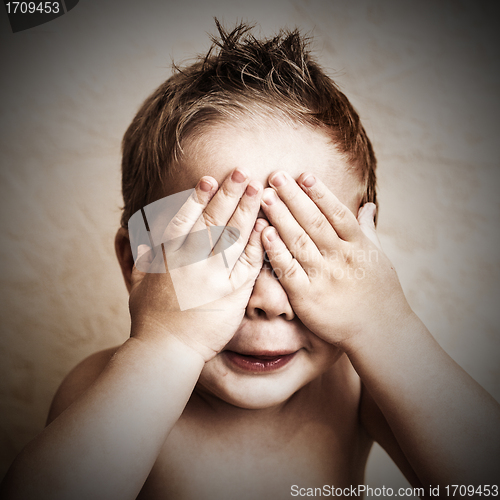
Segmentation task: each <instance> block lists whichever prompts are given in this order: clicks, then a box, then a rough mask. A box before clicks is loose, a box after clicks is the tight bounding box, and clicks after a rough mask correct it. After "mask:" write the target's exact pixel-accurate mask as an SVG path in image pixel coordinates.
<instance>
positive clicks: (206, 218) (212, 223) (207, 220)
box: [203, 211, 219, 226]
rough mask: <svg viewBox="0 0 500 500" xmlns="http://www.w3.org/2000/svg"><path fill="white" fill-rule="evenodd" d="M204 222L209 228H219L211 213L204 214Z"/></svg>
mask: <svg viewBox="0 0 500 500" xmlns="http://www.w3.org/2000/svg"><path fill="white" fill-rule="evenodd" d="M203 220H204V222H205V224H206V225H207V226H218V225H219V224H218V223H217V218H216V216H215V215H214V214H212V213H211V212H207V211H205V212H203Z"/></svg>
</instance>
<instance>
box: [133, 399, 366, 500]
mask: <svg viewBox="0 0 500 500" xmlns="http://www.w3.org/2000/svg"><path fill="white" fill-rule="evenodd" d="M346 410H347V411H352V410H353V409H350V410H349V409H346ZM345 416H346V415H344V417H345ZM351 416H354V415H351ZM369 448H370V442H369V440H368V439H367V438H366V437H365V436H364V434H363V433H361V432H360V429H359V427H358V425H357V423H356V421H355V420H352V419H351V420H348V419H345V418H342V419H336V418H325V414H324V413H322V412H314V411H312V412H306V413H305V414H304V413H302V414H301V415H300V416H299V415H298V416H297V418H287V419H285V420H284V421H283V422H282V423H281V424H279V423H277V422H272V423H270V424H269V425H267V426H265V425H263V424H262V423H259V422H252V421H250V422H245V419H244V418H242V419H241V420H240V421H239V422H238V421H232V420H229V421H227V422H225V423H223V424H221V425H218V424H214V423H213V422H211V421H210V420H204V425H203V426H195V425H193V422H183V421H180V422H179V423H178V425H177V426H176V427H175V428H174V429H173V431H172V433H171V434H170V436H169V438H168V439H167V441H166V442H165V445H164V447H163V450H162V452H161V454H160V456H159V457H158V460H157V462H156V464H155V466H154V468H153V470H152V471H151V474H150V477H149V478H148V480H147V482H146V484H145V485H144V488H143V490H142V492H141V494H140V495H139V497H138V498H139V499H141V500H151V499H162V500H167V499H175V500H182V499H196V500H204V499H207V500H212V499H214V500H215V499H225V498H227V499H234V498H238V499H241V500H245V499H263V500H266V499H281V498H287V499H289V498H290V494H291V491H292V487H293V486H294V485H296V486H298V487H322V486H323V485H335V486H347V485H349V484H359V483H361V482H362V480H363V473H364V467H365V464H366V459H367V455H368V451H369Z"/></svg>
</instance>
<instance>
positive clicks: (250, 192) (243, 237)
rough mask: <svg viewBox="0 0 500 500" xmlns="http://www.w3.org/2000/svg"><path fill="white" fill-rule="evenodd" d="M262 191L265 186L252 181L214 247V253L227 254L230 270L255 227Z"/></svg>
mask: <svg viewBox="0 0 500 500" xmlns="http://www.w3.org/2000/svg"><path fill="white" fill-rule="evenodd" d="M262 190H263V186H262V184H261V183H260V182H259V181H251V182H250V183H249V184H248V186H247V187H246V189H245V193H244V194H243V196H242V197H241V199H240V202H239V203H238V206H237V207H236V210H235V211H234V213H233V215H232V216H231V218H230V219H229V221H228V223H227V226H226V228H225V229H224V231H223V232H222V234H221V236H220V238H219V240H218V241H217V243H216V244H215V246H214V249H213V252H214V253H218V252H220V251H224V252H225V258H226V259H227V264H228V267H229V269H233V267H234V265H235V264H236V262H237V260H238V259H239V257H240V255H241V253H242V252H243V250H244V249H245V247H246V245H247V242H248V239H249V237H250V235H251V233H252V229H253V228H254V226H255V222H256V220H257V215H258V213H259V210H260V199H261V196H262Z"/></svg>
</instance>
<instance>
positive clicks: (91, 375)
mask: <svg viewBox="0 0 500 500" xmlns="http://www.w3.org/2000/svg"><path fill="white" fill-rule="evenodd" d="M118 347H119V346H116V347H111V348H109V349H104V350H102V351H98V352H96V353H94V354H91V355H90V356H88V357H87V358H85V359H84V360H83V361H81V362H80V363H78V365H76V366H75V368H73V370H71V371H70V372H69V373H68V375H66V377H65V378H64V380H63V381H62V383H61V385H60V386H59V389H58V390H57V392H56V394H55V396H54V399H53V400H52V404H51V406H50V410H49V415H48V417H47V425H48V424H50V422H52V420H54V419H55V418H56V417H57V416H59V415H60V414H61V413H62V412H63V411H64V410H65V409H66V408H68V406H70V405H71V404H72V403H73V402H74V401H76V400H77V399H78V398H79V397H80V396H81V395H82V394H83V393H84V392H85V391H86V390H87V389H88V388H89V387H90V386H91V385H92V384H93V383H94V382H95V380H96V379H97V377H99V375H100V374H101V373H102V371H103V370H104V367H105V366H106V365H107V364H108V363H109V361H110V359H111V358H112V357H113V354H114V353H115V352H116V351H117V349H118Z"/></svg>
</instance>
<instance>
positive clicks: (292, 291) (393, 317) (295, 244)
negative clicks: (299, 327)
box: [262, 172, 411, 349]
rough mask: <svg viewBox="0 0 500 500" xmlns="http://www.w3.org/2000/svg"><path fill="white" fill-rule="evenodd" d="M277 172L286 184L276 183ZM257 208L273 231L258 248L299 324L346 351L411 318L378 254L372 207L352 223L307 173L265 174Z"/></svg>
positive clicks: (351, 217) (398, 287)
mask: <svg viewBox="0 0 500 500" xmlns="http://www.w3.org/2000/svg"><path fill="white" fill-rule="evenodd" d="M279 174H281V175H282V176H283V179H284V180H285V181H286V182H285V183H283V184H281V183H280V182H279V180H277V178H278V176H279ZM270 184H271V186H273V188H274V189H272V188H267V189H265V190H264V194H263V200H262V208H263V210H264V212H265V213H266V215H267V217H268V219H269V221H270V223H271V225H272V227H269V228H266V229H265V230H264V231H263V233H262V242H263V245H264V248H265V250H266V252H267V256H268V258H269V260H270V263H271V266H272V267H273V270H274V273H275V274H276V276H277V277H278V279H279V280H280V283H281V284H282V286H283V288H284V289H285V291H286V293H287V295H288V298H289V300H290V304H291V306H292V308H293V310H294V311H295V313H296V314H297V315H298V317H299V318H300V320H301V321H302V322H303V323H304V325H305V326H306V327H307V328H309V329H310V330H311V331H312V332H313V333H315V334H316V335H317V336H319V337H320V338H322V339H323V340H326V341H327V342H330V343H332V344H335V345H337V346H339V347H341V348H343V349H345V348H346V347H347V346H348V344H349V342H350V340H352V339H353V338H354V337H358V338H359V335H365V334H370V333H371V332H374V331H380V329H383V328H385V327H386V326H387V325H388V323H390V322H391V321H397V320H398V318H399V316H400V315H401V314H411V309H410V308H409V305H408V303H407V302H406V299H405V297H404V294H403V291H402V289H401V285H400V284H399V280H398V277H397V275H396V272H395V270H394V268H393V266H392V265H391V263H390V261H389V259H388V258H387V257H386V256H385V255H384V253H383V252H382V251H381V249H380V244H379V243H378V239H377V236H376V233H375V226H374V222H373V219H374V215H375V208H376V207H375V205H374V204H373V203H367V204H366V205H365V206H364V207H362V208H361V209H360V210H359V214H358V218H357V219H356V217H355V216H354V214H353V213H352V212H351V211H350V210H349V209H348V208H347V207H346V206H345V205H343V204H342V203H341V202H340V201H339V200H338V199H337V197H336V196H335V195H334V194H333V193H332V192H331V191H330V190H329V189H328V188H327V187H326V186H325V185H324V184H323V182H321V181H320V180H319V179H316V178H315V177H314V176H313V175H311V174H302V175H301V176H300V177H299V179H298V182H295V181H294V180H293V179H292V178H291V177H290V176H289V175H288V174H287V173H285V172H279V173H277V174H274V175H271V177H270Z"/></svg>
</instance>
